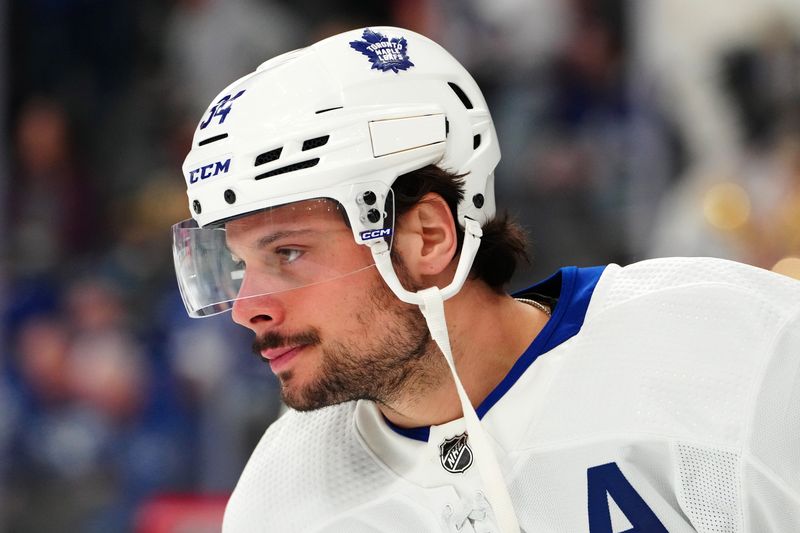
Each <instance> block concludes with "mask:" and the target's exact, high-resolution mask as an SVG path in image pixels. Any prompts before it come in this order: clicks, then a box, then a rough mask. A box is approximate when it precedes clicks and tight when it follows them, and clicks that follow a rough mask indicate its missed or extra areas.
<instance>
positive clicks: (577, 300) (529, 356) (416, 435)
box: [384, 266, 606, 442]
mask: <svg viewBox="0 0 800 533" xmlns="http://www.w3.org/2000/svg"><path fill="white" fill-rule="evenodd" d="M605 268H606V267H605V266H598V267H590V268H577V267H564V268H562V269H561V270H559V271H558V272H556V273H555V274H553V275H552V276H550V277H549V278H547V279H545V280H544V281H541V282H539V283H537V284H536V285H533V286H531V287H529V288H527V289H524V290H521V291H519V292H517V293H515V294H514V296H516V297H525V296H526V295H527V294H529V293H536V294H541V295H544V296H548V297H551V298H557V299H558V303H557V304H556V306H555V309H553V312H552V316H551V317H550V320H548V321H547V324H546V325H545V327H544V328H543V329H542V331H541V332H539V334H538V335H537V336H536V338H535V339H534V340H533V342H532V343H531V344H530V346H528V348H527V349H526V350H525V352H523V354H522V355H521V356H520V357H519V359H517V362H516V363H514V366H512V367H511V370H509V372H508V374H506V377H504V378H503V380H502V381H501V382H500V383H498V384H497V386H496V387H495V388H494V390H492V392H490V393H489V395H488V396H487V397H486V398H485V399H484V400H483V402H481V404H480V405H479V406H478V407H477V409H475V412H476V413H477V415H478V418H483V416H484V415H485V414H486V413H488V412H489V409H491V408H492V407H493V406H494V404H496V403H497V402H498V401H500V398H502V397H503V396H504V395H505V393H506V392H508V391H509V389H511V387H513V386H514V383H516V382H517V380H519V378H520V377H522V374H524V373H525V371H526V370H527V369H528V368H529V367H530V366H531V365H532V364H533V362H534V361H536V359H537V358H538V357H539V356H540V355H542V354H543V353H546V352H548V351H550V350H552V349H553V348H555V347H556V346H558V345H560V344H562V343H563V342H565V341H567V340H569V339H570V338H572V337H574V336H575V335H576V334H577V333H578V332H579V331H580V329H581V327H582V326H583V321H584V319H585V318H586V310H587V309H588V308H589V302H590V301H591V299H592V294H593V293H594V289H595V287H596V286H597V282H598V281H599V280H600V276H601V275H602V274H603V271H604V270H605ZM384 420H386V423H387V425H388V426H389V427H390V428H391V429H392V430H393V431H395V432H396V433H398V434H400V435H403V436H404V437H408V438H410V439H415V440H419V441H423V442H427V441H428V437H429V436H430V427H428V426H423V427H416V428H401V427H398V426H396V425H395V424H392V423H391V422H390V421H389V420H388V419H387V418H386V417H384Z"/></svg>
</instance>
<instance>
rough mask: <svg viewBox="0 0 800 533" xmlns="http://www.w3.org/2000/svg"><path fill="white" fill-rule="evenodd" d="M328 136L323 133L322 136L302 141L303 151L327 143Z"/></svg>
mask: <svg viewBox="0 0 800 533" xmlns="http://www.w3.org/2000/svg"><path fill="white" fill-rule="evenodd" d="M329 137H330V135H323V136H322V137H314V138H313V139H308V140H306V141H303V151H304V152H305V151H306V150H313V149H314V148H319V147H320V146H325V145H326V144H328V138H329Z"/></svg>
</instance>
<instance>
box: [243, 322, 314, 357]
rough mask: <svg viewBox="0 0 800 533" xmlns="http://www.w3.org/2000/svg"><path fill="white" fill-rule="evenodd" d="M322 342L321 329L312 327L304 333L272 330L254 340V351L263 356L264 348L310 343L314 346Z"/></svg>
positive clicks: (309, 344)
mask: <svg viewBox="0 0 800 533" xmlns="http://www.w3.org/2000/svg"><path fill="white" fill-rule="evenodd" d="M320 342H321V340H320V335H319V331H317V330H316V329H311V330H308V331H305V332H303V333H296V334H293V335H282V334H280V333H278V332H276V331H270V332H269V333H266V334H264V335H262V336H260V337H256V340H254V341H253V353H254V354H256V355H257V356H259V357H260V356H261V351H262V350H268V349H272V348H281V347H283V346H297V345H300V344H302V345H308V346H313V345H315V344H319V343H320Z"/></svg>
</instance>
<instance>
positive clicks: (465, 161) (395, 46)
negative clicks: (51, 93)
mask: <svg viewBox="0 0 800 533" xmlns="http://www.w3.org/2000/svg"><path fill="white" fill-rule="evenodd" d="M499 159H500V150H499V147H498V144H497V139H496V134H495V131H494V126H493V124H492V120H491V117H490V115H489V110H488V108H487V106H486V102H485V100H484V98H483V95H482V94H481V91H480V89H479V88H478V86H477V84H476V83H475V81H474V80H473V78H472V77H471V76H470V74H469V73H468V72H467V71H466V69H464V67H463V66H461V64H460V63H459V62H458V61H456V60H455V59H454V58H453V57H452V56H451V55H450V54H449V53H448V52H447V51H446V50H444V49H443V48H442V47H441V46H439V45H438V44H436V43H435V42H433V41H431V40H430V39H428V38H426V37H423V36H422V35H419V34H416V33H414V32H411V31H409V30H405V29H400V28H392V27H376V28H367V29H358V30H353V31H349V32H346V33H342V34H339V35H336V36H333V37H330V38H327V39H324V40H322V41H320V42H318V43H316V44H314V45H312V46H309V47H307V48H303V49H300V50H296V51H293V52H289V53H286V54H283V55H281V56H278V57H275V58H273V59H271V60H269V61H267V62H265V63H264V64H262V65H261V66H259V67H258V69H257V70H256V71H255V72H253V73H251V74H249V75H247V76H245V77H243V78H241V79H239V80H237V81H236V82H234V83H233V84H231V85H230V86H228V87H227V88H226V89H224V90H223V91H222V92H221V93H220V94H219V95H218V96H217V97H216V98H215V99H214V100H213V101H212V103H211V105H210V106H209V108H208V110H207V111H206V112H205V114H204V115H203V117H202V119H201V121H200V123H199V125H198V127H197V130H196V131H195V135H194V139H193V141H192V149H191V151H190V152H189V154H188V156H187V157H186V160H185V162H184V164H183V174H184V177H185V179H186V184H187V188H188V190H187V194H188V200H189V208H190V210H191V212H192V217H193V218H192V219H189V220H186V221H184V222H181V223H179V224H176V225H175V226H173V245H174V248H173V251H174V258H175V265H176V272H177V276H178V281H179V286H180V289H181V294H182V297H183V300H184V303H185V304H186V308H187V310H188V312H189V314H190V315H192V316H206V315H210V314H215V313H217V312H220V311H224V310H227V309H229V308H230V307H231V305H232V302H233V301H234V300H236V299H238V298H243V297H252V296H258V295H260V294H267V293H270V292H274V291H281V290H288V289H292V288H297V287H301V286H306V285H309V284H313V283H318V282H323V281H327V280H330V279H333V278H336V277H338V276H341V275H346V274H348V273H349V272H338V271H334V270H333V267H329V266H328V264H327V263H328V262H326V261H325V260H324V259H321V258H320V259H319V260H318V261H317V262H316V263H315V264H313V266H311V265H312V263H311V262H308V263H307V271H306V272H304V275H300V276H283V278H282V280H281V282H279V283H276V284H272V285H269V286H268V287H267V286H262V287H259V288H257V289H250V290H249V291H247V292H246V293H243V291H242V287H241V283H242V278H243V267H242V266H241V264H240V263H239V262H238V259H237V257H236V256H235V255H234V254H232V253H231V250H229V249H228V247H227V245H228V243H227V237H226V225H227V224H229V223H230V221H232V220H239V219H241V218H242V217H243V216H245V215H251V214H255V213H261V214H262V215H260V216H263V217H264V223H265V224H266V223H268V222H270V221H276V222H280V221H285V220H286V219H287V216H286V213H287V212H290V213H292V215H290V216H289V218H291V217H297V218H302V217H303V216H306V215H307V214H308V213H317V214H319V213H326V212H331V211H337V210H338V211H340V214H342V215H344V219H345V220H346V222H347V225H348V226H349V230H348V231H352V236H353V238H354V239H355V242H356V243H357V244H364V245H367V246H369V247H370V248H371V250H372V256H373V259H374V262H375V263H376V264H378V268H379V270H380V272H381V275H382V276H383V277H384V279H386V281H387V283H388V284H389V285H390V287H392V289H393V290H394V291H395V293H397V294H398V296H399V297H401V299H404V300H405V301H416V300H414V299H413V298H412V297H410V296H409V293H404V292H403V289H402V287H401V286H400V284H399V282H397V278H396V275H395V274H394V271H393V269H392V268H391V264H390V262H389V261H388V245H389V243H390V238H389V237H390V235H391V233H392V225H393V213H392V200H391V198H392V193H391V186H392V184H393V183H394V181H395V179H396V178H397V177H398V176H399V175H401V174H405V173H408V172H410V171H413V170H416V169H419V168H422V167H424V166H426V165H429V164H436V165H438V166H440V167H442V168H444V169H447V170H449V171H453V172H456V173H458V174H463V175H465V178H464V181H465V191H464V192H465V195H464V200H463V201H462V202H461V203H460V205H459V206H458V222H459V224H461V226H462V227H465V226H467V225H468V224H471V225H472V231H470V229H469V228H467V229H468V231H467V233H468V234H471V235H473V236H474V237H475V238H476V239H479V238H480V229H479V226H480V225H483V224H484V223H485V222H486V221H487V220H488V219H489V218H491V217H492V216H493V215H494V211H495V204H494V183H493V182H494V174H493V172H494V168H495V166H496V165H497V163H498V161H499ZM277 207H284V208H286V209H283V210H282V211H283V214H282V215H277V213H280V212H281V210H278V209H274V208H277ZM309 216H313V215H309ZM472 221H474V222H472ZM343 227H347V226H344V225H343ZM475 228H477V231H476V230H475ZM475 234H477V235H475ZM317 238H318V241H317V242H321V241H324V240H325V239H324V236H322V235H321V234H318V235H317ZM259 242H260V243H262V244H263V242H264V239H263V238H262V239H261V240H260V241H259ZM477 245H478V241H477V240H475V242H474V243H473V244H472V248H474V250H472V249H471V250H470V253H468V254H466V255H467V256H468V257H466V258H465V257H464V256H465V254H463V253H462V257H461V259H462V263H468V264H463V265H462V264H459V272H460V274H461V278H465V277H466V273H468V271H469V268H470V267H471V264H472V259H473V257H474V252H475V250H477ZM465 246H466V245H465ZM279 252H280V253H282V251H277V252H275V254H276V255H275V257H277V259H275V261H273V262H271V263H270V265H267V266H265V268H269V269H270V272H275V271H277V270H276V269H277V268H278V267H276V266H275V264H277V262H279V261H280V260H282V259H283V257H284V256H278V255H277V254H278V253H279ZM379 255H380V256H381V257H383V260H382V261H380V260H379V257H378V256H379ZM305 260H306V259H305V258H304V261H305ZM273 263H275V264H273ZM371 265H372V262H370V263H369V264H368V265H364V267H367V266H371ZM249 267H250V264H249V263H248V268H249ZM457 277H458V275H457ZM387 278H389V279H387ZM462 283H463V279H461V280H460V281H458V282H457V283H456V282H455V281H454V284H453V287H454V290H453V291H451V292H452V293H454V292H457V290H458V289H459V288H460V286H461V284H462Z"/></svg>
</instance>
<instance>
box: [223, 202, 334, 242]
mask: <svg viewBox="0 0 800 533" xmlns="http://www.w3.org/2000/svg"><path fill="white" fill-rule="evenodd" d="M346 216H347V215H346V214H345V211H344V209H343V208H342V207H341V206H340V205H339V204H338V203H337V202H335V201H333V200H329V199H324V198H323V199H314V200H303V201H300V202H294V203H291V204H286V205H282V206H278V207H272V208H269V209H265V210H263V211H259V212H257V213H253V214H250V215H247V216H245V217H241V218H237V219H235V220H232V221H229V222H227V223H226V224H225V230H226V232H227V238H228V239H229V240H231V239H235V240H240V239H243V238H247V237H248V236H251V235H263V234H267V233H273V232H277V231H314V232H335V231H342V230H348V231H349V228H348V226H347V224H346V222H345V221H346Z"/></svg>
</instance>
